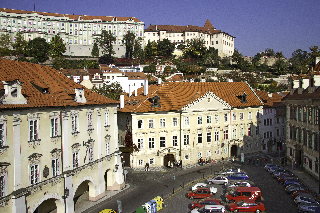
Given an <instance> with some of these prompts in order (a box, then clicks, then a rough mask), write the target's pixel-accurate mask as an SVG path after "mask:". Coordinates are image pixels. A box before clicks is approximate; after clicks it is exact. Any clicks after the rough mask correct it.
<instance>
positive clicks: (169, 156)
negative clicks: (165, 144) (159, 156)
mask: <svg viewBox="0 0 320 213" xmlns="http://www.w3.org/2000/svg"><path fill="white" fill-rule="evenodd" d="M169 161H170V163H174V155H173V154H167V155H165V156H164V157H163V165H164V166H168V162H169Z"/></svg>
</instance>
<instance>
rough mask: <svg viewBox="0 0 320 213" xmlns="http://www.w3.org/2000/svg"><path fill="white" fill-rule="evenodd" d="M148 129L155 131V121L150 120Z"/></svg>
mask: <svg viewBox="0 0 320 213" xmlns="http://www.w3.org/2000/svg"><path fill="white" fill-rule="evenodd" d="M148 129H154V119H149V120H148Z"/></svg>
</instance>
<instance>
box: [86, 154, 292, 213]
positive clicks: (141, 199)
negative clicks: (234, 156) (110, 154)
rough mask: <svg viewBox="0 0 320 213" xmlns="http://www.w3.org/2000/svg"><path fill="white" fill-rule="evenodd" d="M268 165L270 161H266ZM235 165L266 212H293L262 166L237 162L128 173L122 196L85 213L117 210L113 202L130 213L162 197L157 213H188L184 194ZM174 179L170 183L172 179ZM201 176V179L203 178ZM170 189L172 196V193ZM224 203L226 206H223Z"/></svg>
mask: <svg viewBox="0 0 320 213" xmlns="http://www.w3.org/2000/svg"><path fill="white" fill-rule="evenodd" d="M264 157H268V156H264V155H260V156H255V158H256V159H258V158H260V159H263V158H264ZM269 162H270V160H269ZM222 166H223V167H225V168H227V167H230V166H235V167H240V168H241V169H243V170H244V171H245V172H247V173H248V175H249V178H250V182H251V183H252V184H253V185H254V186H257V187H259V188H260V189H261V192H262V199H263V203H264V204H265V207H266V212H268V213H278V212H290V213H295V212H297V207H296V206H295V204H294V202H293V199H292V198H291V196H290V195H288V194H287V193H286V192H285V191H284V186H283V185H280V184H279V183H278V182H277V180H276V179H273V178H272V176H271V175H270V174H269V173H268V172H266V171H265V170H264V167H263V165H259V166H255V165H247V162H246V163H245V164H244V165H241V164H240V163H239V162H236V163H234V164H232V163H231V162H225V163H224V164H218V165H213V166H212V168H211V166H209V165H205V166H201V167H200V166H199V167H196V168H191V169H185V170H180V169H172V170H168V171H166V172H130V173H129V174H128V175H127V182H128V183H129V184H130V188H129V189H127V190H126V191H125V192H124V193H120V194H118V195H115V196H114V197H112V198H109V199H107V200H106V201H104V202H101V203H100V204H98V205H96V206H94V207H92V208H89V209H88V210H86V211H85V212H99V211H101V210H103V209H105V208H111V209H117V208H118V206H117V200H120V201H121V202H122V212H123V213H132V212H134V211H135V209H137V208H138V207H139V206H141V205H142V204H144V203H145V202H147V201H149V200H150V199H152V198H154V197H156V196H162V197H163V198H164V202H165V206H164V208H163V209H162V210H161V211H160V212H163V213H177V212H189V211H190V210H189V209H188V204H189V203H191V202H192V200H189V199H188V198H186V196H185V195H186V193H187V192H188V190H189V189H190V187H191V186H192V185H193V184H194V183H196V182H203V181H205V179H206V178H208V177H211V176H212V175H211V171H212V174H214V173H215V172H218V171H219V170H220V169H221V168H222ZM173 175H174V176H175V177H176V179H175V180H173V179H172V176H173ZM203 177H204V179H203ZM215 187H217V188H218V193H217V194H216V195H215V196H214V197H215V198H218V199H222V200H224V197H223V196H222V195H223V194H224V193H225V191H224V190H225V189H224V188H223V187H222V186H218V185H217V186H215ZM173 190H174V194H173ZM225 204H226V203H225Z"/></svg>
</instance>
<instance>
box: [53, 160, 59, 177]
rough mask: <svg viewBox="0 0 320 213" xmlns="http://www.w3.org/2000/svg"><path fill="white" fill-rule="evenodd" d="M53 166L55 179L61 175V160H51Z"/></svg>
mask: <svg viewBox="0 0 320 213" xmlns="http://www.w3.org/2000/svg"><path fill="white" fill-rule="evenodd" d="M51 165H52V177H55V176H57V175H59V166H60V165H59V159H57V158H56V159H52V160H51Z"/></svg>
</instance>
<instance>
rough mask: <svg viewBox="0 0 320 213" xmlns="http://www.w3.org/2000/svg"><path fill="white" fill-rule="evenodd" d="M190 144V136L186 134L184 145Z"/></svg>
mask: <svg viewBox="0 0 320 213" xmlns="http://www.w3.org/2000/svg"><path fill="white" fill-rule="evenodd" d="M189 144H190V135H189V134H185V135H183V145H189Z"/></svg>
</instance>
